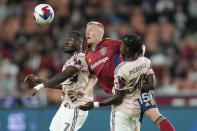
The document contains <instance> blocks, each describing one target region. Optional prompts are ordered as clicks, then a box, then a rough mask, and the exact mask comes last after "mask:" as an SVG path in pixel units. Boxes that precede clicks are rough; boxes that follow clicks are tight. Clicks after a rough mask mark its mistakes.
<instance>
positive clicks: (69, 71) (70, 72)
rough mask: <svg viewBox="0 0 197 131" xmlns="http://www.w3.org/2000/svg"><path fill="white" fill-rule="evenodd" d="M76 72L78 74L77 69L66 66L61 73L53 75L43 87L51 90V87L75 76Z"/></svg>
mask: <svg viewBox="0 0 197 131" xmlns="http://www.w3.org/2000/svg"><path fill="white" fill-rule="evenodd" d="M77 72H78V68H76V67H74V66H68V67H67V68H66V69H65V70H64V71H63V72H61V73H59V74H57V75H55V76H54V77H53V78H51V79H49V80H47V81H45V82H44V83H43V84H44V86H45V87H48V88H53V86H56V85H58V84H61V83H62V82H64V81H65V80H67V79H68V78H70V77H72V76H74V75H76V74H77Z"/></svg>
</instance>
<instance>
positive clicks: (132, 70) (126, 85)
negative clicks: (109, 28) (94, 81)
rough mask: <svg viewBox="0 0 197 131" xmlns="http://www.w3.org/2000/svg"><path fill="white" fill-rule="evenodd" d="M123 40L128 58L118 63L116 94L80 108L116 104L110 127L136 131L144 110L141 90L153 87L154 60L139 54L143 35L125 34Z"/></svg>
mask: <svg viewBox="0 0 197 131" xmlns="http://www.w3.org/2000/svg"><path fill="white" fill-rule="evenodd" d="M122 42H123V44H122V45H121V49H120V50H121V54H122V55H123V56H124V58H125V61H124V62H122V63H121V64H119V65H118V66H117V68H116V70H115V72H114V88H113V92H114V95H113V96H111V97H110V98H108V99H106V100H104V101H103V102H89V103H87V104H85V105H84V106H80V107H79V108H80V109H82V110H90V109H93V108H98V107H102V106H108V105H113V106H112V113H111V130H112V131H134V130H135V128H136V126H137V123H138V120H139V117H140V113H141V107H140V104H139V102H138V99H139V97H140V93H141V91H142V90H146V91H148V90H152V89H154V87H155V78H154V75H153V73H154V72H153V71H152V69H151V61H150V60H149V59H148V58H146V57H144V56H142V57H139V55H138V53H140V52H141V51H142V47H143V44H142V41H141V39H140V38H139V37H138V36H137V35H126V36H124V38H123V40H122ZM145 78H146V79H147V81H146V82H144V79H145Z"/></svg>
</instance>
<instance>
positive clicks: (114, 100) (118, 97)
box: [79, 90, 124, 111]
mask: <svg viewBox="0 0 197 131" xmlns="http://www.w3.org/2000/svg"><path fill="white" fill-rule="evenodd" d="M123 97H124V92H120V91H118V90H116V93H115V95H113V96H111V97H110V98H108V99H105V100H104V101H102V102H89V103H87V104H85V105H83V106H80V107H79V108H80V109H81V110H84V111H86V110H91V109H93V108H98V107H102V106H109V105H119V104H121V102H122V99H123Z"/></svg>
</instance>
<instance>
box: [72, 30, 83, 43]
mask: <svg viewBox="0 0 197 131" xmlns="http://www.w3.org/2000/svg"><path fill="white" fill-rule="evenodd" d="M69 37H72V38H73V39H74V40H76V41H83V35H82V34H81V33H80V32H78V31H72V32H70V33H69Z"/></svg>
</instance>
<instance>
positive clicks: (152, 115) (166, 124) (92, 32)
mask: <svg viewBox="0 0 197 131" xmlns="http://www.w3.org/2000/svg"><path fill="white" fill-rule="evenodd" d="M103 35H104V26H103V25H102V24H101V23H99V22H95V21H92V22H89V23H88V24H87V28H86V39H87V44H88V48H87V49H86V51H85V53H86V61H87V64H88V66H89V69H90V70H91V71H92V73H94V74H95V75H96V76H97V78H98V82H99V84H100V85H101V86H102V88H103V89H104V90H105V92H106V93H109V94H111V93H112V88H113V82H114V70H115V68H116V67H117V66H118V65H119V63H121V62H122V61H123V59H122V56H121V54H120V45H121V41H119V40H111V39H104V40H103ZM138 101H139V104H140V106H141V110H142V113H145V114H146V116H147V117H148V118H149V119H150V120H152V121H153V122H154V123H155V124H156V125H157V126H158V128H160V130H161V131H174V130H175V129H174V127H173V125H172V124H171V122H170V121H169V120H167V119H166V118H165V117H163V116H162V115H161V114H160V112H159V111H158V108H157V105H156V101H155V99H154V95H153V93H152V92H151V91H150V92H143V93H141V96H140V99H139V100H138ZM138 130H139V129H138Z"/></svg>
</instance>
